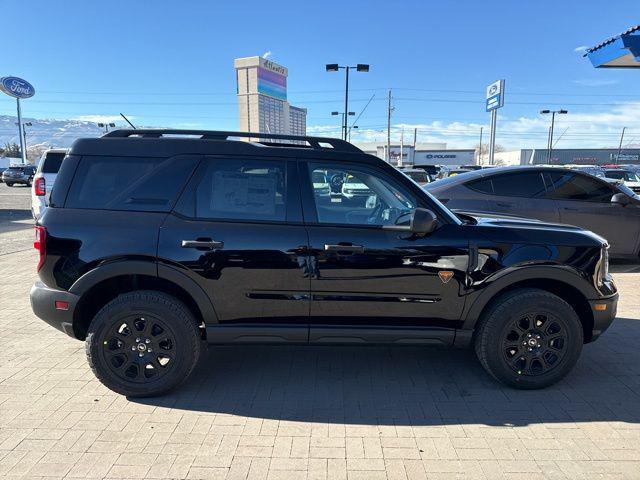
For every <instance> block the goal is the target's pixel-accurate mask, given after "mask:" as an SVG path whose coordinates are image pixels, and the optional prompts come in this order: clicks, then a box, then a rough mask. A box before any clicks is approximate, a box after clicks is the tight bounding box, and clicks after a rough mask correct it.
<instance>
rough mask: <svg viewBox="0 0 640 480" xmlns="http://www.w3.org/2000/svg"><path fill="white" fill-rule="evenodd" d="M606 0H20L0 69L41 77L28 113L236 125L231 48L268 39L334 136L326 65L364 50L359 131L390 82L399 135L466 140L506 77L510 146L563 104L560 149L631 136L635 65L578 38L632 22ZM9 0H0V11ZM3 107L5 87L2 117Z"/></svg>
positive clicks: (336, 101) (255, 47) (370, 121)
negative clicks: (595, 55) (598, 59)
mask: <svg viewBox="0 0 640 480" xmlns="http://www.w3.org/2000/svg"><path fill="white" fill-rule="evenodd" d="M613 3H614V4H615V8H612V7H611V5H612V4H611V3H607V4H606V6H605V5H604V4H603V2H601V1H595V0H583V1H575V0H562V1H558V0H555V1H548V0H537V1H513V0H503V1H490V0H488V1H483V2H479V1H477V0H475V1H474V0H462V1H396V2H389V1H344V0H342V1H333V0H324V1H322V2H300V1H299V0H298V1H283V2H277V1H272V2H266V1H261V2H254V1H235V2H226V1H215V2H214V1H204V0H200V1H195V0H182V1H176V0H174V1H168V0H156V1H153V2H151V1H137V2H136V1H131V0H129V1H125V0H112V1H109V2H87V1H76V0H58V1H55V2H54V1H50V0H49V1H42V0H31V1H30V2H29V9H30V13H29V16H28V18H27V19H25V21H24V22H18V21H11V22H4V23H3V33H4V48H3V53H2V67H1V68H0V75H16V76H21V77H23V78H25V79H27V80H29V81H30V82H31V83H32V84H33V85H34V86H35V87H36V91H37V93H36V96H35V97H34V98H32V99H30V100H27V101H25V102H24V104H23V110H24V115H25V116H29V117H36V118H57V119H77V118H81V119H100V118H106V119H109V118H111V117H112V118H114V119H115V118H116V116H117V115H118V113H119V112H121V111H123V112H125V113H127V114H128V115H130V116H131V117H133V118H134V120H135V122H136V123H138V124H141V125H149V126H174V127H187V126H188V127H194V128H215V129H233V130H235V129H237V128H238V119H237V106H236V98H235V79H234V70H233V59H234V58H236V57H242V56H250V55H262V54H265V53H266V52H271V54H270V57H269V58H270V59H272V60H274V61H276V62H278V63H281V64H283V65H285V66H287V67H288V68H289V79H288V85H289V100H290V102H291V103H292V104H294V105H298V106H303V107H307V108H308V115H309V116H308V126H309V131H310V132H316V133H323V134H326V135H338V134H339V129H338V120H337V118H336V117H331V115H330V112H331V111H332V110H341V109H342V102H343V86H344V76H343V73H342V72H341V73H339V74H336V73H326V72H325V71H324V64H325V63H332V62H339V63H341V64H345V63H348V64H355V63H369V64H371V71H370V72H369V73H353V76H352V82H351V87H352V90H351V98H352V102H351V105H350V107H351V108H350V109H351V110H354V111H356V112H358V113H359V112H360V111H361V110H362V108H363V107H364V106H365V104H366V103H367V101H368V99H369V98H370V97H371V96H372V95H374V94H375V97H374V99H373V101H372V102H371V104H370V105H369V107H368V108H367V110H366V111H365V112H364V114H363V115H362V117H361V118H360V120H359V121H358V124H359V127H360V130H359V134H358V136H357V137H355V136H354V139H357V140H374V139H378V140H382V139H383V138H385V133H384V132H383V130H384V128H385V123H386V98H385V97H386V90H387V89H388V88H392V89H393V95H394V97H395V100H394V107H395V110H394V114H393V121H392V123H393V125H394V129H393V133H394V137H397V136H398V135H399V134H400V131H401V129H402V128H404V129H405V132H406V133H407V136H408V137H410V136H412V130H413V128H418V129H419V139H420V140H423V141H431V140H433V141H446V142H448V143H449V146H450V148H455V147H466V146H470V145H472V144H474V143H476V142H477V137H478V136H479V130H480V126H481V125H485V126H486V125H487V124H488V121H489V115H488V114H487V113H485V112H484V106H483V98H484V88H485V86H486V85H487V84H488V83H491V82H492V81H494V80H496V79H499V78H505V79H506V92H507V93H506V105H505V107H504V108H503V109H502V111H501V112H500V123H499V130H498V143H500V144H502V145H505V146H506V147H512V146H513V147H519V146H522V147H527V146H544V145H545V144H546V132H547V127H548V121H549V120H548V118H543V117H540V115H539V114H538V113H537V112H538V111H539V110H540V109H541V108H560V107H563V108H566V109H568V110H569V112H570V113H569V115H567V116H566V117H564V118H562V119H561V120H560V122H559V125H558V130H556V132H557V135H561V134H562V132H563V131H564V130H565V129H567V130H566V132H565V134H564V135H563V136H562V138H561V139H560V141H559V142H558V144H557V146H558V147H563V146H565V147H568V146H600V145H602V146H610V145H617V141H618V140H617V136H618V135H619V131H620V129H621V128H622V127H623V126H626V127H627V128H628V133H627V139H628V140H629V141H633V139H634V135H636V134H637V136H638V139H637V143H640V105H639V104H637V103H636V102H640V82H639V81H638V80H639V79H640V72H639V71H633V70H631V71H624V70H596V69H594V68H592V67H591V65H590V63H589V62H588V61H587V60H586V59H584V58H582V56H581V53H580V51H579V50H580V47H583V46H592V45H594V44H596V43H598V42H599V41H601V40H603V39H605V38H607V37H608V36H611V35H613V34H617V33H619V32H621V31H623V30H625V29H626V28H628V27H630V26H632V25H634V24H637V23H638V15H637V14H638V13H640V5H639V4H638V2H637V0H628V1H616V2H613ZM12 4H13V3H12V2H9V1H8V0H0V7H2V8H3V10H4V11H5V12H6V11H7V9H9V8H10V7H11V5H12ZM14 5H15V4H14ZM603 7H605V8H603ZM634 15H635V17H634ZM577 50H578V51H577ZM14 112H15V104H14V102H13V101H12V100H11V99H10V98H9V97H6V96H0V115H11V114H13V113H14ZM486 131H487V128H485V132H486ZM485 138H486V137H485Z"/></svg>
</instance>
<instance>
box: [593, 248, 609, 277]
mask: <svg viewBox="0 0 640 480" xmlns="http://www.w3.org/2000/svg"><path fill="white" fill-rule="evenodd" d="M608 279H609V245H603V246H602V249H601V250H600V260H599V261H598V265H597V267H596V286H597V287H601V286H603V285H604V282H605V280H608Z"/></svg>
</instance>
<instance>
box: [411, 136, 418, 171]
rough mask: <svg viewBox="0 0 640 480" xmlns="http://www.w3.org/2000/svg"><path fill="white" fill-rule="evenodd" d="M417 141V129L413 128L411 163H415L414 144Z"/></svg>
mask: <svg viewBox="0 0 640 480" xmlns="http://www.w3.org/2000/svg"><path fill="white" fill-rule="evenodd" d="M417 143H418V129H417V128H414V129H413V158H412V159H411V163H413V164H414V165H415V164H416V144H417Z"/></svg>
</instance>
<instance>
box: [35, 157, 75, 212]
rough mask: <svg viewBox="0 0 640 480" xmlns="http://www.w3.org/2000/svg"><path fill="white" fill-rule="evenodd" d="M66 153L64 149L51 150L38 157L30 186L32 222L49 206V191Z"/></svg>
mask: <svg viewBox="0 0 640 480" xmlns="http://www.w3.org/2000/svg"><path fill="white" fill-rule="evenodd" d="M67 152H68V149H66V148H52V149H51V150H47V151H45V152H44V153H43V154H42V157H40V162H39V163H38V169H37V170H36V175H35V177H34V179H33V185H32V186H31V214H32V215H33V218H34V220H37V219H38V218H40V215H42V212H44V209H45V208H47V206H48V205H49V196H50V195H51V189H52V188H53V184H54V182H55V181H56V176H57V175H58V170H60V165H62V160H63V159H64V157H65V156H66V155H67Z"/></svg>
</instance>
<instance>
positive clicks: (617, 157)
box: [616, 127, 627, 165]
mask: <svg viewBox="0 0 640 480" xmlns="http://www.w3.org/2000/svg"><path fill="white" fill-rule="evenodd" d="M626 129H627V127H622V134H621V135H620V145H618V155H617V156H616V165H617V164H618V163H620V153H621V151H622V140H623V139H624V131H625V130H626Z"/></svg>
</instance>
